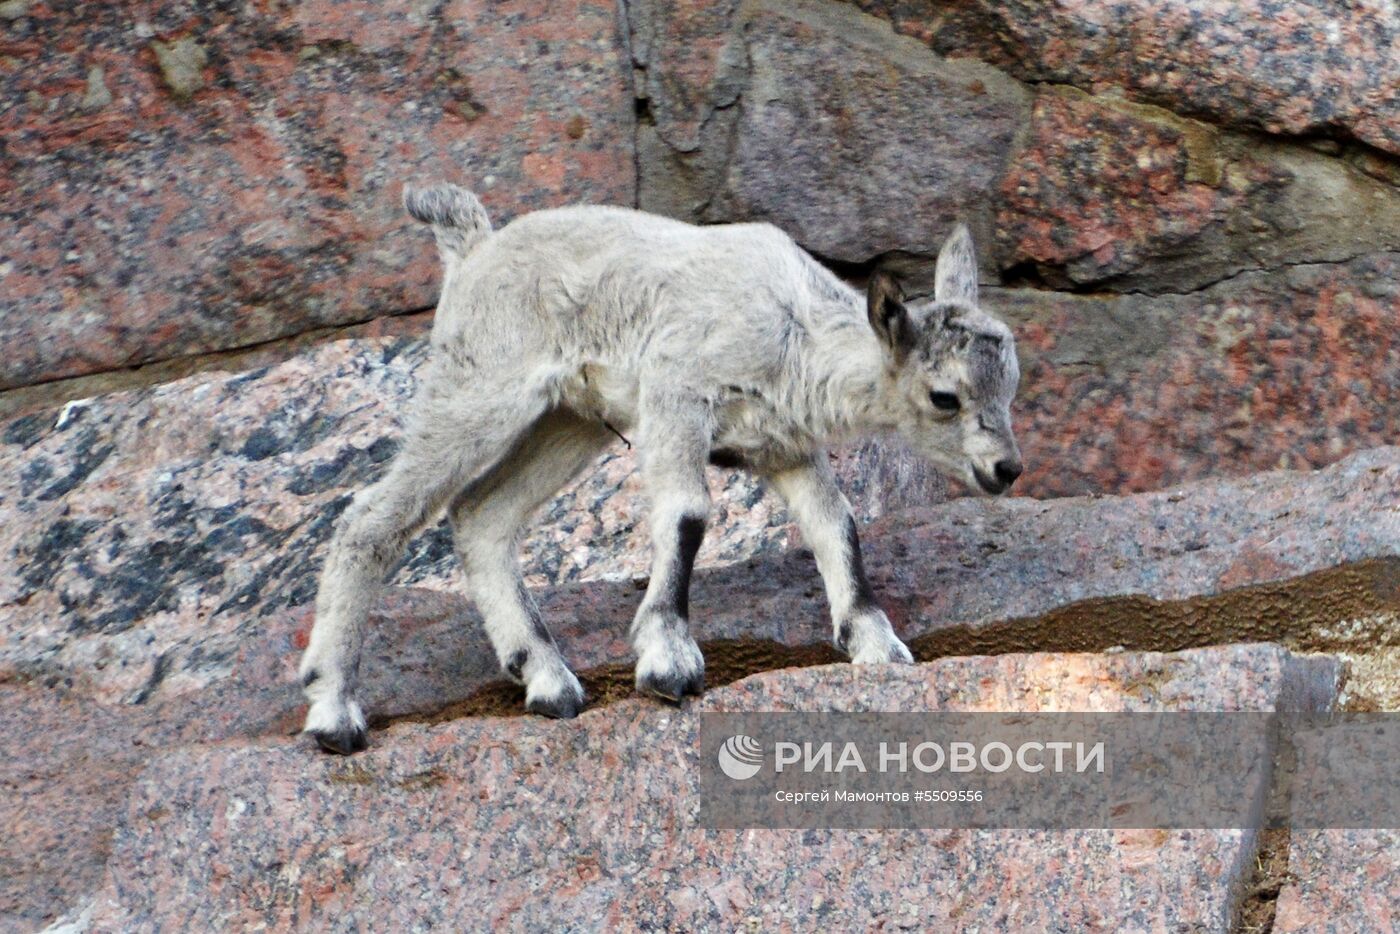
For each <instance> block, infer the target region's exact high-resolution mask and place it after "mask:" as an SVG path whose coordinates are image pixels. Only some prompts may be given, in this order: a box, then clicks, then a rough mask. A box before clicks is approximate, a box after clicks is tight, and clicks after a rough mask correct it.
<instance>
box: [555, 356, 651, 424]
mask: <svg viewBox="0 0 1400 934" xmlns="http://www.w3.org/2000/svg"><path fill="white" fill-rule="evenodd" d="M560 401H561V403H562V404H563V405H565V406H566V407H568V408H570V409H572V410H573V411H575V412H577V413H578V414H580V415H582V416H584V417H585V418H595V419H598V420H599V421H604V422H607V423H608V424H609V425H610V426H612V427H613V428H614V429H616V430H618V431H626V430H627V429H630V428H632V427H633V426H634V425H635V424H636V423H637V377H636V376H635V375H634V374H632V373H629V372H627V371H625V370H621V369H618V368H616V367H608V366H602V365H599V364H592V363H590V364H587V365H585V366H583V367H582V368H580V369H579V371H578V372H577V373H576V374H574V375H572V376H570V377H569V378H568V379H565V380H564V381H563V382H562V383H561V385H560Z"/></svg>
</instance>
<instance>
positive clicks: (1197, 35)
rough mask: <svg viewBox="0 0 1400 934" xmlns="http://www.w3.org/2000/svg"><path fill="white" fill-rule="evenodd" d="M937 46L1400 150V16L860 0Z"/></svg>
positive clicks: (1207, 2) (1208, 0)
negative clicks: (1399, 49) (1399, 48)
mask: <svg viewBox="0 0 1400 934" xmlns="http://www.w3.org/2000/svg"><path fill="white" fill-rule="evenodd" d="M858 2H859V4H860V6H861V7H862V8H864V9H867V10H871V11H873V12H878V13H880V14H881V15H884V16H886V17H888V18H890V20H891V21H892V22H893V23H894V24H895V28H896V29H898V30H899V31H901V32H904V33H908V34H910V35H913V36H916V37H918V38H919V39H921V40H922V41H924V42H926V43H927V44H928V45H930V46H931V47H932V48H934V49H935V50H937V51H939V52H940V53H942V54H944V55H949V56H954V57H961V56H969V57H974V58H979V59H982V60H984V61H987V62H991V63H993V64H995V65H998V66H1000V67H1003V68H1006V69H1007V70H1008V71H1010V72H1011V73H1012V74H1015V75H1016V76H1017V77H1019V78H1022V79H1023V80H1026V81H1035V82H1049V83H1056V84H1072V85H1075V86H1077V87H1080V88H1083V89H1084V90H1088V91H1093V90H1097V89H1100V88H1107V87H1116V88H1122V89H1124V90H1126V91H1127V92H1128V93H1129V94H1131V95H1132V96H1134V97H1135V98H1138V99H1140V100H1144V101H1147V102H1150V103H1155V104H1161V105H1162V106H1164V107H1170V108H1171V109H1172V110H1175V111H1177V112H1179V113H1189V114H1199V115H1202V116H1205V117H1208V118H1209V119H1211V120H1213V121H1216V122H1219V123H1224V124H1230V125H1235V126H1244V127H1259V128H1262V129H1264V130H1267V131H1268V132H1270V133H1278V134H1288V135H1315V134H1318V135H1320V134H1328V135H1334V136H1337V137H1340V138H1342V139H1347V138H1356V139H1359V140H1363V141H1364V142H1366V143H1368V144H1369V145H1372V146H1375V147H1377V148H1380V149H1383V150H1386V151H1388V152H1390V153H1400V81H1397V78H1398V77H1400V56H1397V52H1396V50H1397V47H1398V46H1397V43H1400V20H1397V19H1396V17H1395V11H1394V10H1393V9H1392V8H1390V7H1389V6H1388V5H1387V4H1384V3H1375V2H1362V3H1350V4H1337V3H1329V2H1327V0H1303V2H1290V3H1283V2H1280V0H1244V2H1232V3H1224V2H1219V0H1190V2H1186V3H1174V4H1162V3H1154V2H1151V0H1128V2H1121V3H1114V4H1111V5H1107V4H1098V3H1085V2H1082V0H1055V2H1051V3H1040V2H1036V0H1011V2H1004V0H972V2H966V3H964V2H959V3H952V2H943V0H933V2H927V0H858Z"/></svg>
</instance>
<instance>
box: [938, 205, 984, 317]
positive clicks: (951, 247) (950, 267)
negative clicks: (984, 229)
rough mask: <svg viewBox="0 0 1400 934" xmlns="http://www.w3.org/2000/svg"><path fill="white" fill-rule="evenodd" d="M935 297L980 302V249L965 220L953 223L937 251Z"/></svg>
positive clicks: (941, 300) (971, 303)
mask: <svg viewBox="0 0 1400 934" xmlns="http://www.w3.org/2000/svg"><path fill="white" fill-rule="evenodd" d="M933 297H934V299H936V300H937V301H940V302H966V303H967V304H969V305H976V304H977V250H976V249H975V248H974V247H973V245H972V234H971V233H970V232H969V231H968V229H967V225H966V224H959V225H958V226H956V227H954V228H953V232H952V233H950V234H949V235H948V239H947V240H945V241H943V249H941V250H939V251H938V266H937V267H936V269H935V271H934V278H933Z"/></svg>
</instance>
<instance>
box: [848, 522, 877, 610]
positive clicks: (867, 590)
mask: <svg viewBox="0 0 1400 934" xmlns="http://www.w3.org/2000/svg"><path fill="white" fill-rule="evenodd" d="M846 563H847V569H848V571H849V573H850V577H851V580H852V581H853V582H854V583H855V588H856V592H855V596H854V598H853V599H852V602H851V610H852V611H853V612H861V611H863V610H878V609H879V608H880V605H879V604H878V603H876V602H875V591H874V590H873V589H871V587H870V579H869V578H867V577H866V576H865V562H864V561H862V560H861V557H860V536H859V535H858V534H856V520H855V516H847V517H846Z"/></svg>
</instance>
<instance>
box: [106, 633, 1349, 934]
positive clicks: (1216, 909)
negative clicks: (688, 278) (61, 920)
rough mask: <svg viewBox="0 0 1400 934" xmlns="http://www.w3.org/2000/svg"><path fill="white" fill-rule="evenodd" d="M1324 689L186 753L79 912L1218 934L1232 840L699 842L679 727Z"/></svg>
mask: <svg viewBox="0 0 1400 934" xmlns="http://www.w3.org/2000/svg"><path fill="white" fill-rule="evenodd" d="M1339 676H1340V666H1339V665H1338V664H1337V663H1336V662H1334V661H1330V660H1327V659H1323V658H1312V659H1300V658H1298V657H1296V656H1293V655H1291V654H1290V653H1288V652H1286V651H1284V650H1281V649H1279V648H1278V647H1276V646H1266V645H1247V646H1230V647H1226V648H1218V649H1208V650H1198V651H1191V652H1184V653H1179V654H1173V655H1163V654H1156V653H1140V654H1139V653H1132V654H1120V655H1008V656H1000V657H976V658H959V659H944V660H942V661H938V662H934V663H930V664H927V665H921V666H911V667H882V668H876V669H853V668H851V667H849V666H844V665H836V666H826V667H818V668H809V669H797V670H786V671H779V672H770V673H765V674H761V675H756V676H754V677H751V678H748V679H746V680H744V681H741V682H739V683H737V684H734V685H732V686H730V687H727V688H723V689H720V690H716V691H712V692H711V693H709V694H708V695H707V696H706V697H705V698H704V699H703V700H702V701H700V702H698V703H693V704H689V705H687V706H686V707H684V708H681V709H671V708H666V707H661V706H658V705H655V704H652V703H648V702H645V701H641V700H633V701H626V702H624V703H620V704H616V705H613V706H609V707H606V708H602V709H598V710H594V711H591V712H588V713H585V714H583V715H582V716H581V717H580V718H578V719H577V720H575V721H571V722H549V721H544V720H539V719H534V718H525V717H512V718H489V717H488V718H468V719H459V720H454V721H450V722H447V723H443V724H439V725H424V724H401V725H399V726H396V727H394V728H393V729H392V730H390V731H389V733H388V734H387V735H385V736H384V737H382V738H381V741H380V742H379V743H377V744H376V746H375V747H374V748H372V749H371V750H370V751H369V752H368V753H366V754H363V755H361V756H358V757H355V758H353V759H348V760H347V759H337V758H329V757H325V756H322V755H319V754H316V753H314V752H313V751H312V750H311V749H310V747H309V746H308V745H307V744H306V743H304V742H300V741H298V740H291V739H277V740H268V741H265V742H258V743H245V744H238V745H225V746H213V747H205V748H193V749H187V750H183V751H180V752H176V753H172V754H171V755H169V756H166V757H163V758H161V759H160V760H158V761H157V762H155V763H154V764H153V765H152V766H151V767H150V768H149V769H148V770H147V771H146V772H145V773H144V774H143V775H142V777H141V778H140V780H139V781H138V782H137V784H136V787H135V789H134V791H133V793H132V795H131V798H130V800H129V801H128V802H127V804H126V807H125V809H124V811H123V814H122V817H121V819H120V821H119V822H118V826H117V830H116V832H115V836H114V840H113V850H112V857H111V860H110V862H109V864H108V868H107V872H106V875H105V881H104V885H103V887H102V889H101V892H100V893H99V894H98V895H97V897H96V899H95V901H94V903H93V904H92V906H91V908H90V911H91V921H92V925H93V927H94V928H95V929H98V930H155V929H159V928H162V927H180V928H182V929H189V928H203V929H218V928H250V927H254V926H260V925H266V926H268V927H269V928H272V929H284V928H288V927H306V926H312V927H327V928H331V929H336V930H350V929H364V930H411V929H417V928H420V927H425V926H432V925H446V926H450V927H451V926H462V925H464V924H465V925H468V926H470V925H475V924H480V925H482V926H483V927H491V928H493V929H510V930H541V929H548V930H615V929H618V928H619V927H623V928H625V927H638V926H641V927H648V928H664V929H668V930H675V929H685V930H712V929H723V930H733V929H736V928H741V927H744V926H745V925H755V926H757V927H758V928H760V929H764V930H772V929H785V930H798V931H801V930H829V929H831V927H832V926H833V925H834V926H838V927H843V928H847V929H871V928H874V927H879V926H887V927H892V928H906V927H916V928H924V929H928V928H934V929H940V930H968V931H971V930H1016V931H1055V930H1103V931H1157V930H1181V929H1201V930H1211V931H1221V930H1225V929H1226V928H1227V927H1228V925H1229V923H1230V919H1231V917H1232V915H1233V913H1234V911H1235V906H1236V903H1237V901H1238V898H1239V896H1240V892H1241V890H1242V887H1243V884H1244V882H1245V881H1246V880H1247V879H1248V877H1249V875H1250V873H1251V872H1252V870H1253V859H1252V852H1253V850H1252V847H1253V844H1254V839H1255V834H1254V832H1253V831H1250V830H1209V831H1201V830H1192V831H1165V830H1160V831H1151V830H1148V831H1126V830H1120V831H1111V830H1097V831H1096V830H1088V831H1057V832H1030V831H969V830H949V831H937V830H934V831H900V832H863V831H842V832H835V831H710V830H705V829H703V828H701V827H699V826H698V825H697V808H698V800H697V795H698V793H699V792H698V781H699V779H698V765H697V760H696V757H697V755H698V751H697V748H696V730H697V722H698V716H699V714H700V713H701V712H703V711H754V710H818V709H820V710H933V711H977V710H1040V711H1072V710H1096V711H1134V710H1150V711H1202V710H1212V711H1214V710H1242V711H1272V710H1276V709H1279V708H1280V707H1281V706H1284V705H1289V706H1293V705H1300V704H1301V706H1304V707H1306V708H1307V709H1326V708H1327V706H1328V705H1329V704H1330V703H1331V699H1332V697H1333V696H1334V695H1335V690H1336V686H1337V681H1338V678H1339ZM1145 679H1146V680H1151V682H1152V683H1154V684H1156V685H1157V686H1158V688H1157V689H1156V690H1154V691H1150V692H1149V691H1142V690H1141V689H1140V686H1141V684H1142V683H1144V680H1145ZM1257 791H1258V789H1252V788H1244V787H1242V788H1241V794H1254V793H1256V792H1257ZM469 919H470V920H469Z"/></svg>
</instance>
